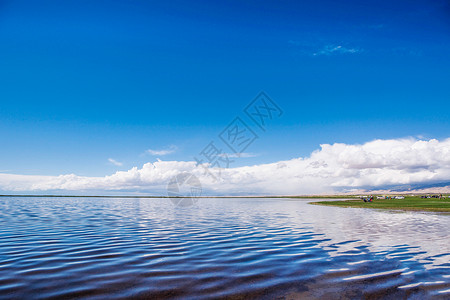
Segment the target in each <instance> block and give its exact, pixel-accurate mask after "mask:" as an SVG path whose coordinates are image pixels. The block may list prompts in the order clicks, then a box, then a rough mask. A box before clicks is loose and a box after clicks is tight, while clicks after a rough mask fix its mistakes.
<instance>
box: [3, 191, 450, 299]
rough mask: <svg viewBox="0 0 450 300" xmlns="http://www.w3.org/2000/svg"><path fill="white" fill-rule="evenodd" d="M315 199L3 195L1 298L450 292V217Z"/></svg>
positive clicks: (325, 296)
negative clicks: (188, 202) (183, 200)
mask: <svg viewBox="0 0 450 300" xmlns="http://www.w3.org/2000/svg"><path fill="white" fill-rule="evenodd" d="M310 201H312V200H307V199H300V200H299V199H258V198H246V199H236V198H220V199H218V198H201V199H199V200H198V203H197V204H196V205H194V206H189V207H176V206H174V205H173V203H172V202H171V201H170V200H169V199H143V198H77V197H73V198H72V197H71V198H52V197H50V198H45V197H25V198H21V197H0V214H1V215H0V225H1V226H0V298H8V299H10V298H26V299H33V298H36V299H41V298H46V299H48V298H58V299H59V298H77V297H82V298H89V299H122V298H142V299H146V298H151V299H158V298H164V299H165V298H175V299H177V298H178V299H210V298H214V299H217V298H228V299H256V298H257V299H274V298H279V299H335V298H344V299H377V298H383V299H399V298H408V299H427V298H432V299H435V298H436V299H449V298H450V242H449V241H450V239H449V237H450V214H444V213H421V212H398V211H380V210H371V209H361V208H340V207H328V206H317V205H311V204H308V202H310Z"/></svg>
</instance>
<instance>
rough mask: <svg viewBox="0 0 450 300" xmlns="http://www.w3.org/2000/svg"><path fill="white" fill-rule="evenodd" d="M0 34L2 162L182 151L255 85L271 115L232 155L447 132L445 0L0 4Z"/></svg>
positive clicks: (97, 163) (51, 171)
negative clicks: (274, 109)
mask: <svg viewBox="0 0 450 300" xmlns="http://www.w3.org/2000/svg"><path fill="white" fill-rule="evenodd" d="M0 44H1V46H0V103H1V104H0V105H1V106H0V140H1V141H2V146H1V147H0V172H3V173H8V174H28V175H60V174H71V173H74V174H77V175H81V176H104V175H108V174H112V173H114V172H116V171H118V170H128V169H130V168H132V167H134V166H138V167H139V166H142V165H143V164H144V163H146V162H153V161H156V159H157V158H160V159H163V160H176V161H191V160H192V159H193V157H194V156H195V155H197V154H198V153H199V152H200V151H201V150H202V149H203V148H204V147H205V146H206V145H207V144H208V143H209V142H210V141H211V140H215V139H217V136H218V134H219V133H220V132H221V131H222V130H223V128H224V127H225V126H227V124H229V122H231V121H232V120H233V119H234V118H235V117H236V116H243V109H244V108H245V107H246V105H247V104H248V103H249V102H251V101H252V99H253V98H254V97H255V96H256V95H257V94H258V93H259V92H260V91H266V92H267V93H268V95H270V96H271V98H272V99H273V100H274V101H275V102H276V103H277V104H278V105H279V106H280V107H281V108H282V109H283V112H284V113H283V115H282V117H280V118H277V119H275V120H273V122H271V123H270V124H269V125H268V127H267V131H266V132H262V131H257V130H258V128H256V127H255V128H254V129H255V131H256V132H257V134H258V135H259V139H257V140H256V141H255V142H254V143H253V144H252V145H251V146H250V147H249V148H248V149H247V150H246V152H248V153H251V154H252V155H249V156H252V157H246V158H240V159H238V160H236V161H235V166H245V165H254V164H262V163H271V162H276V161H280V160H289V159H292V158H297V157H305V156H308V155H309V154H310V153H311V152H312V151H314V150H316V149H318V148H319V145H320V144H324V143H326V144H332V143H335V142H340V143H347V144H362V143H365V142H368V141H371V140H374V139H397V138H404V137H419V138H420V139H430V138H436V139H445V138H448V137H449V129H450V122H449V114H448V111H449V108H450V104H449V103H450V101H448V100H449V98H450V87H449V86H450V85H449V83H450V55H449V53H450V51H449V49H450V6H449V3H448V1H364V2H361V1H307V2H306V1H223V2H221V3H213V2H212V1H167V3H166V2H161V1H39V2H36V1H20V0H14V1H8V0H6V1H5V0H0ZM148 149H152V150H155V151H161V150H171V151H168V152H172V153H170V154H166V155H151V154H150V153H148V151H147V150H148ZM109 159H113V160H115V161H116V162H119V163H120V164H121V165H120V166H119V165H117V164H114V163H112V162H111V160H109Z"/></svg>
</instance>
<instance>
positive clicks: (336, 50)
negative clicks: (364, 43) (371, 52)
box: [313, 45, 362, 56]
mask: <svg viewBox="0 0 450 300" xmlns="http://www.w3.org/2000/svg"><path fill="white" fill-rule="evenodd" d="M361 51H362V50H360V49H358V48H346V47H344V46H341V45H327V46H325V47H324V48H323V49H321V50H320V51H317V52H315V53H313V55H314V56H317V55H332V54H354V53H358V52H361Z"/></svg>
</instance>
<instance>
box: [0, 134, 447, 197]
mask: <svg viewBox="0 0 450 300" xmlns="http://www.w3.org/2000/svg"><path fill="white" fill-rule="evenodd" d="M209 170H210V171H211V172H212V173H213V174H215V175H216V176H219V175H220V180H219V181H218V182H215V181H214V180H213V178H212V177H210V176H209V175H208V174H207V173H205V170H204V168H203V166H201V165H197V164H196V162H195V161H160V160H158V161H156V162H153V163H146V164H144V165H143V167H142V168H140V169H139V168H137V167H134V168H132V169H130V170H128V171H119V172H116V173H114V174H113V175H110V176H104V177H85V176H77V175H74V174H69V175H60V176H27V175H11V174H0V189H1V190H3V191H30V192H32V191H35V192H36V191H48V190H52V191H53V190H64V191H87V193H89V191H93V190H95V191H126V192H127V191H138V192H139V191H141V192H146V193H153V194H164V193H165V189H166V186H167V183H168V181H169V180H170V178H172V177H173V176H175V175H177V174H178V173H180V172H191V173H193V174H195V175H196V176H197V177H198V178H199V179H200V181H201V183H202V186H203V189H204V190H205V191H207V193H209V194H238V193H241V194H247V193H252V194H284V195H286V194H316V193H333V192H339V191H342V190H346V189H358V188H363V187H374V188H379V187H383V186H388V185H402V184H416V183H433V182H439V181H450V139H446V140H442V141H439V140H435V139H431V140H427V141H424V140H418V139H415V138H407V139H393V140H374V141H371V142H368V143H365V144H362V145H349V144H343V143H336V144H332V145H330V144H323V145H321V147H320V149H318V150H316V151H314V152H313V153H311V155H310V156H308V157H304V158H302V157H300V158H296V159H291V160H287V161H279V162H275V163H270V164H261V165H254V166H245V167H238V168H228V169H222V170H219V169H215V168H211V169H209ZM219 173H220V174H219ZM122 193H123V192H122Z"/></svg>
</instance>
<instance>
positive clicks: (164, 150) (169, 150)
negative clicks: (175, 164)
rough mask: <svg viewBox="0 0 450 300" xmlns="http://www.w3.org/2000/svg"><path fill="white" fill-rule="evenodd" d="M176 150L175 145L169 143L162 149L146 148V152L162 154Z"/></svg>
mask: <svg viewBox="0 0 450 300" xmlns="http://www.w3.org/2000/svg"><path fill="white" fill-rule="evenodd" d="M176 150H177V146H175V145H170V146H169V148H168V149H162V150H153V149H148V150H147V151H146V152H147V153H149V154H151V155H157V156H164V155H168V154H172V153H174V152H175V151H176Z"/></svg>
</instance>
